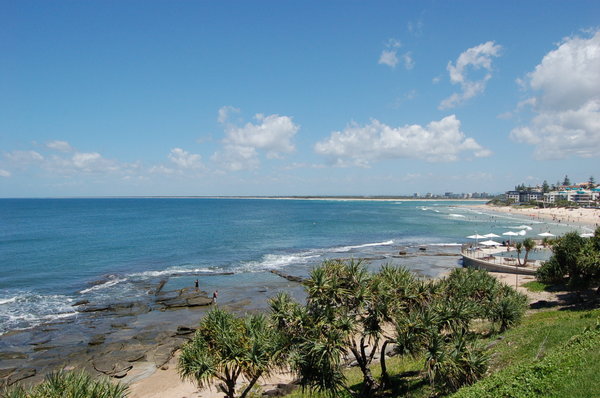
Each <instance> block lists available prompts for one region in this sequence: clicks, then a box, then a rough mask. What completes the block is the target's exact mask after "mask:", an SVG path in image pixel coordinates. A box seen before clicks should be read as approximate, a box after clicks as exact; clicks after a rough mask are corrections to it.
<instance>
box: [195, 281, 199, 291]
mask: <svg viewBox="0 0 600 398" xmlns="http://www.w3.org/2000/svg"><path fill="white" fill-rule="evenodd" d="M198 286H199V283H198V279H196V282H194V287H195V288H196V291H198Z"/></svg>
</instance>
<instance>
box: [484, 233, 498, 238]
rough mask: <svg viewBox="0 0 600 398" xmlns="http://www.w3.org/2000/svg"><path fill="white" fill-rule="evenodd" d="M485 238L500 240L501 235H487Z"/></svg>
mask: <svg viewBox="0 0 600 398" xmlns="http://www.w3.org/2000/svg"><path fill="white" fill-rule="evenodd" d="M483 236H485V237H486V238H499V237H500V235H496V234H492V233H490V234H485V235H483Z"/></svg>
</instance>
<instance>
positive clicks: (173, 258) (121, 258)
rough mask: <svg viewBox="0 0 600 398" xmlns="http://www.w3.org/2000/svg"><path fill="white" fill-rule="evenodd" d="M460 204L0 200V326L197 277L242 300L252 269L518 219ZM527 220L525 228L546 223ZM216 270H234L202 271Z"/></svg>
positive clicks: (427, 264)
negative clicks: (83, 302)
mask: <svg viewBox="0 0 600 398" xmlns="http://www.w3.org/2000/svg"><path fill="white" fill-rule="evenodd" d="M462 204H465V203H462ZM460 205H461V203H460V202H447V201H443V202H410V201H407V202H402V201H336V200H263V199H139V198H136V199H0V248H1V251H0V333H2V332H4V331H6V330H10V329H14V328H24V327H28V326H32V325H35V324H38V323H41V322H46V321H49V320H54V319H57V318H69V317H74V316H76V315H77V313H76V311H75V310H74V309H73V307H72V304H73V302H75V301H77V300H82V299H85V300H90V301H91V302H94V303H97V302H103V301H115V300H124V299H136V298H137V297H143V296H144V295H146V294H147V289H148V284H149V283H155V282H156V281H157V280H159V279H168V283H169V284H170V285H172V286H186V285H187V286H189V284H190V283H191V280H193V279H195V278H199V279H200V282H201V285H202V286H203V287H206V288H207V289H212V288H213V287H215V286H218V287H220V288H221V289H227V288H228V287H229V288H231V291H232V292H234V291H235V292H236V294H238V295H240V296H243V294H244V286H245V284H246V283H248V284H254V285H260V283H263V282H262V280H260V279H261V278H263V279H264V284H268V283H270V282H269V279H268V278H267V277H264V276H263V275H264V273H265V271H269V270H271V269H279V270H282V271H285V272H289V273H293V274H300V275H302V274H304V275H306V274H307V273H308V270H309V269H310V268H311V267H312V266H314V265H315V264H318V263H320V262H321V261H322V260H323V259H325V258H331V257H360V256H373V255H376V256H380V257H382V258H386V259H387V258H389V259H390V260H391V259H392V257H391V255H392V254H397V251H398V250H399V248H402V247H405V246H411V245H412V246H415V245H429V246H430V247H432V248H434V247H438V246H439V247H455V246H456V245H459V244H460V243H464V242H468V241H469V240H468V239H466V238H465V236H467V235H470V234H473V233H476V232H477V233H481V234H485V233H489V232H494V233H497V234H500V233H501V232H503V231H505V230H506V228H510V227H511V226H515V225H518V224H519V223H521V220H519V219H516V218H514V217H513V216H509V215H506V216H502V215H492V214H488V213H486V212H482V211H479V210H472V209H468V208H465V207H461V206H460ZM530 225H532V226H533V227H534V230H533V231H530V232H531V234H535V233H538V232H541V231H546V230H548V229H549V228H548V227H542V226H539V227H538V226H536V225H535V224H531V223H530ZM556 228H559V227H558V226H557V227H556ZM560 228H564V226H561V227H560ZM551 230H552V231H555V232H556V229H551ZM558 232H560V231H558ZM445 245H449V246H445ZM442 260H443V261H445V263H443V264H442V263H440V262H441V261H442ZM404 265H407V266H409V267H411V268H414V269H415V270H416V271H417V272H420V273H421V274H423V275H426V276H435V275H437V274H439V273H440V272H443V271H444V270H447V269H448V268H449V267H455V266H457V260H456V258H451V259H447V258H443V259H442V258H437V259H436V258H433V257H431V258H427V259H417V260H414V259H413V260H407V262H406V264H404ZM222 272H233V273H235V277H225V276H213V277H211V275H213V274H218V273H222ZM269 275H270V274H269ZM246 281H247V282H246Z"/></svg>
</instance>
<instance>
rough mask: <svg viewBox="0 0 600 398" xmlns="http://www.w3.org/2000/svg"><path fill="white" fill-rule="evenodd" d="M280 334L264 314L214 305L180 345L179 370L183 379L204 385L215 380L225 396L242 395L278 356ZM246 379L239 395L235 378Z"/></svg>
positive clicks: (242, 397)
mask: <svg viewBox="0 0 600 398" xmlns="http://www.w3.org/2000/svg"><path fill="white" fill-rule="evenodd" d="M279 341H280V339H279V334H278V333H276V330H275V329H273V328H272V327H271V325H270V324H269V321H268V319H267V318H266V316H265V315H263V314H253V315H248V316H245V317H241V318H240V317H236V316H235V315H233V314H231V313H229V312H227V311H224V310H222V309H219V308H215V309H213V310H211V311H210V312H208V313H207V314H206V316H205V317H204V318H203V319H202V321H201V322H200V325H199V327H198V329H197V331H196V333H195V335H194V337H193V339H192V340H191V341H190V342H189V343H187V344H186V345H184V346H183V348H182V350H181V356H180V357H179V364H178V369H179V373H180V375H181V377H182V378H187V379H192V380H194V381H196V382H197V383H198V385H199V386H201V387H204V386H207V385H209V384H210V383H212V382H214V381H217V382H218V384H217V386H218V388H219V389H220V390H221V391H222V392H223V393H224V394H225V396H226V397H227V398H235V397H237V396H239V397H240V398H245V397H246V396H247V395H248V393H249V392H250V391H251V390H252V387H254V385H255V384H256V382H257V381H258V379H259V378H260V377H261V376H268V375H269V374H270V372H271V371H272V370H273V369H274V368H275V363H276V361H277V360H278V359H279V353H280V351H281V350H280V344H279ZM241 376H243V377H244V378H245V380H247V381H248V383H247V385H246V386H245V388H244V389H243V390H242V391H241V393H240V394H239V395H237V392H236V384H237V382H238V379H239V378H240V377H241Z"/></svg>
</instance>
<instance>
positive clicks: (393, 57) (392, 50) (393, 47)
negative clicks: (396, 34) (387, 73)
mask: <svg viewBox="0 0 600 398" xmlns="http://www.w3.org/2000/svg"><path fill="white" fill-rule="evenodd" d="M400 47H402V43H401V42H400V40H397V39H394V38H392V39H389V40H388V41H387V43H386V44H385V49H383V50H382V51H381V55H380V56H379V61H378V62H377V63H378V64H380V65H387V66H389V67H390V68H395V67H396V65H398V62H400V60H399V58H398V49H399V48H400ZM404 62H406V61H404Z"/></svg>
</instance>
